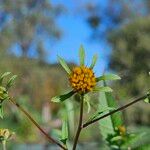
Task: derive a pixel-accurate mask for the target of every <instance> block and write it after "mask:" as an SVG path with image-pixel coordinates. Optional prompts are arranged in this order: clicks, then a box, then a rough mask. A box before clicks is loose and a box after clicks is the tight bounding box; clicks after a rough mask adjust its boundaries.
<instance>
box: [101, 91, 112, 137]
mask: <svg viewBox="0 0 150 150" xmlns="http://www.w3.org/2000/svg"><path fill="white" fill-rule="evenodd" d="M106 107H109V106H108V99H107V97H106V93H104V92H101V93H100V96H99V110H101V109H103V108H106ZM108 112H109V110H108V111H105V113H108ZM99 128H100V133H101V134H102V136H103V138H104V139H106V138H107V136H108V135H109V134H114V133H115V130H114V127H113V122H112V119H111V116H108V117H106V118H104V119H102V120H100V121H99Z"/></svg>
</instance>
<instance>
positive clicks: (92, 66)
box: [90, 55, 98, 69]
mask: <svg viewBox="0 0 150 150" xmlns="http://www.w3.org/2000/svg"><path fill="white" fill-rule="evenodd" d="M97 58H98V56H97V55H94V56H93V59H92V63H91V65H90V68H91V69H93V68H94V66H95V64H96V62H97Z"/></svg>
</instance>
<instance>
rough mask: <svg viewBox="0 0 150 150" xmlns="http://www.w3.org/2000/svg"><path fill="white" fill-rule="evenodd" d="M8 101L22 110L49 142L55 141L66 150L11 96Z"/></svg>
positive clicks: (63, 147) (64, 149)
mask: <svg viewBox="0 0 150 150" xmlns="http://www.w3.org/2000/svg"><path fill="white" fill-rule="evenodd" d="M9 101H11V102H12V103H13V104H14V105H15V106H16V107H17V108H18V109H19V110H20V111H22V112H23V113H24V114H25V115H26V116H27V118H28V119H29V120H30V121H31V122H32V123H33V124H34V125H35V126H36V127H37V128H38V129H39V130H40V131H41V132H42V133H43V134H44V135H45V137H46V138H47V140H48V141H49V142H52V143H55V144H57V145H58V146H59V147H61V148H62V149H63V150H67V148H66V147H65V146H64V145H62V144H60V143H59V142H58V141H56V140H55V139H53V138H52V137H51V136H50V135H48V134H47V133H46V132H45V131H44V130H43V129H42V128H41V127H40V125H39V124H38V123H37V122H36V121H35V120H34V119H33V118H32V117H31V115H30V114H29V113H28V112H27V111H26V110H25V109H24V108H22V107H21V106H20V105H19V104H18V103H17V102H16V101H14V100H13V99H12V98H9Z"/></svg>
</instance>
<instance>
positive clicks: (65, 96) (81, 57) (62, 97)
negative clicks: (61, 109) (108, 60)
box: [51, 45, 121, 109]
mask: <svg viewBox="0 0 150 150" xmlns="http://www.w3.org/2000/svg"><path fill="white" fill-rule="evenodd" d="M97 58H98V57H97V55H94V56H93V59H92V63H91V65H90V66H89V67H87V66H85V51H84V48H83V46H82V45H81V46H80V48H79V62H80V66H78V67H76V68H78V71H77V75H76V74H75V76H79V75H80V77H82V75H83V76H84V79H85V76H91V74H90V73H93V79H94V78H95V79H96V81H93V82H92V78H90V77H89V78H86V80H89V79H90V81H89V82H88V84H87V82H86V81H84V80H83V79H79V82H83V83H80V86H82V85H83V84H84V85H86V86H87V85H88V86H89V88H90V90H89V91H88V90H87V91H86V90H85V92H84V93H81V91H78V88H76V89H75V88H74V89H73V90H71V91H70V92H68V93H66V94H63V95H60V96H55V97H53V98H52V100H51V101H53V102H63V101H65V100H66V99H68V98H70V97H71V96H73V95H74V94H75V93H79V94H87V93H88V92H90V91H100V92H112V89H111V88H110V87H108V86H97V85H96V86H95V83H94V82H96V83H98V82H99V81H106V80H118V79H121V78H120V77H119V76H117V75H115V74H107V75H102V76H100V77H97V78H96V77H95V74H94V72H93V68H94V66H95V64H96V61H97ZM58 61H59V62H60V64H61V66H62V67H63V68H64V69H65V71H66V72H67V73H68V76H69V81H70V83H71V85H72V87H74V85H73V84H76V85H75V86H78V85H77V84H78V82H77V83H76V81H73V80H76V77H73V75H74V74H73V73H74V72H73V71H72V70H71V69H70V68H69V67H68V65H67V63H66V62H65V60H64V59H63V58H61V57H59V56H58ZM81 68H87V69H89V70H90V71H89V72H88V73H87V72H86V73H85V72H82V71H80V70H82V69H81ZM85 70H86V69H85ZM82 73H84V74H82ZM78 74H79V75H78ZM70 77H72V78H71V79H72V80H70ZM81 80H82V81H81ZM92 83H94V85H93V86H90V85H91V84H92ZM83 87H84V86H83ZM83 87H81V88H83ZM79 89H80V87H79ZM86 102H87V101H86ZM87 105H88V109H90V104H89V102H87Z"/></svg>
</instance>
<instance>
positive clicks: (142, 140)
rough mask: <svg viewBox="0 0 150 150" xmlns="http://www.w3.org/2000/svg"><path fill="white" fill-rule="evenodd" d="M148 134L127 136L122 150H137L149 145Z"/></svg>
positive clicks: (149, 134)
mask: <svg viewBox="0 0 150 150" xmlns="http://www.w3.org/2000/svg"><path fill="white" fill-rule="evenodd" d="M149 136H150V133H149V132H141V133H136V134H131V135H129V136H128V138H127V140H126V142H125V143H124V144H123V145H122V147H121V148H122V149H127V148H128V147H131V148H133V149H137V148H140V147H142V146H143V145H148V144H149Z"/></svg>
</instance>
